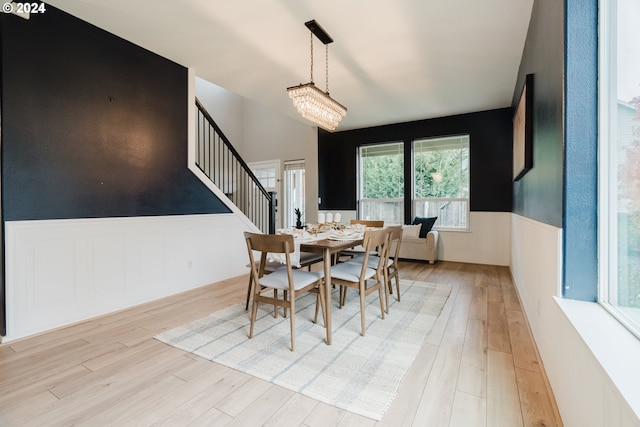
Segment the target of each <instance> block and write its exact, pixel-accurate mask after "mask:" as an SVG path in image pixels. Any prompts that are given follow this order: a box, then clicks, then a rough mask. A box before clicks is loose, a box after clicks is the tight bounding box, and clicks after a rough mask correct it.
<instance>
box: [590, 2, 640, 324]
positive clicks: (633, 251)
mask: <svg viewBox="0 0 640 427" xmlns="http://www.w3.org/2000/svg"><path fill="white" fill-rule="evenodd" d="M600 13H601V16H600V23H601V25H600V43H599V46H600V47H599V48H600V87H599V95H600V96H599V98H600V112H599V115H600V123H599V125H600V126H599V128H600V137H599V156H600V158H599V194H600V197H599V205H600V206H599V218H600V222H599V236H600V238H599V248H600V249H599V251H600V262H599V282H600V286H599V288H600V289H599V299H600V302H601V303H602V304H603V305H604V306H605V307H606V308H607V309H608V310H609V311H610V312H611V313H612V314H613V315H614V316H616V317H617V318H618V320H620V321H621V322H622V323H624V324H625V325H626V326H627V327H628V328H629V329H630V330H631V331H632V332H634V333H635V334H636V335H637V336H639V337H640V167H639V166H638V165H640V113H639V108H638V107H639V105H640V42H639V40H640V26H638V22H640V1H638V0H608V1H605V0H601V2H600Z"/></svg>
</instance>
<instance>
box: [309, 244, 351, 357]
mask: <svg viewBox="0 0 640 427" xmlns="http://www.w3.org/2000/svg"><path fill="white" fill-rule="evenodd" d="M362 242H363V238H362V237H356V238H353V239H335V238H325V239H320V240H314V241H309V242H301V243H300V250H301V251H304V252H315V253H322V254H323V262H324V290H325V301H326V303H325V307H324V310H323V314H324V323H325V328H326V330H327V345H331V332H332V330H333V329H332V326H331V290H332V288H331V259H332V255H334V254H336V253H338V252H340V251H342V250H345V249H349V248H353V247H354V246H358V245H361V244H362Z"/></svg>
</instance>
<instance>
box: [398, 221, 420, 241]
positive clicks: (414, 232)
mask: <svg viewBox="0 0 640 427" xmlns="http://www.w3.org/2000/svg"><path fill="white" fill-rule="evenodd" d="M421 228H422V224H411V225H403V226H402V238H403V239H404V238H409V239H411V238H418V237H419V236H420V229H421Z"/></svg>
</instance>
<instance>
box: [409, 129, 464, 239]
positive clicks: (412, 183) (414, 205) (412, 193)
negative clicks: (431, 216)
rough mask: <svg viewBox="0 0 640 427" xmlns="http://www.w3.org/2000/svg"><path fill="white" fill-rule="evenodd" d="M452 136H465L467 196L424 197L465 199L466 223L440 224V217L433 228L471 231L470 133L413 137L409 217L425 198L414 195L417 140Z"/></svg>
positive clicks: (434, 199)
mask: <svg viewBox="0 0 640 427" xmlns="http://www.w3.org/2000/svg"><path fill="white" fill-rule="evenodd" d="M453 138H466V142H465V145H466V150H467V162H468V167H467V169H468V172H467V182H468V189H467V197H448V198H442V197H432V198H426V199H430V200H433V201H441V200H443V199H446V200H448V201H454V202H459V201H465V202H466V208H465V216H466V224H465V226H463V227H450V226H444V225H442V223H441V222H440V218H438V220H437V221H436V222H435V224H434V225H433V228H434V229H437V230H439V231H453V232H470V231H471V135H470V134H453V135H438V136H429V137H424V138H416V139H413V140H412V141H411V217H412V218H415V217H416V216H417V213H416V212H417V209H416V203H417V202H418V201H420V200H425V198H424V197H420V198H418V197H416V185H417V183H416V162H415V161H416V153H415V151H416V148H415V147H416V143H418V142H423V141H436V140H446V139H453Z"/></svg>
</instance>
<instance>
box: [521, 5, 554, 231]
mask: <svg viewBox="0 0 640 427" xmlns="http://www.w3.org/2000/svg"><path fill="white" fill-rule="evenodd" d="M563 16H564V7H563V2H562V1H557V0H536V1H535V2H534V5H533V11H532V13H531V22H530V24H529V31H528V34H527V40H526V43H525V47H524V52H523V55H522V61H521V63H520V70H519V72H518V79H517V84H516V87H515V88H514V94H513V103H512V106H513V108H514V109H515V107H516V105H517V102H518V101H519V99H520V93H521V91H522V85H523V84H524V81H525V78H526V75H527V74H529V73H533V80H534V85H533V86H534V91H533V103H534V110H533V169H531V170H530V171H529V172H527V174H526V175H524V177H522V179H520V180H518V181H515V182H514V183H513V212H514V213H517V214H519V215H522V216H524V217H527V218H531V219H533V220H536V221H539V222H543V223H545V224H550V225H553V226H556V227H562V212H563V210H562V203H563V188H562V172H563V134H562V132H563V123H562V122H563V120H562V114H563V109H562V99H563V98H562V93H563V65H564V60H563V58H564V43H563V39H564V36H563V29H564V27H563Z"/></svg>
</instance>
